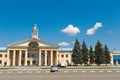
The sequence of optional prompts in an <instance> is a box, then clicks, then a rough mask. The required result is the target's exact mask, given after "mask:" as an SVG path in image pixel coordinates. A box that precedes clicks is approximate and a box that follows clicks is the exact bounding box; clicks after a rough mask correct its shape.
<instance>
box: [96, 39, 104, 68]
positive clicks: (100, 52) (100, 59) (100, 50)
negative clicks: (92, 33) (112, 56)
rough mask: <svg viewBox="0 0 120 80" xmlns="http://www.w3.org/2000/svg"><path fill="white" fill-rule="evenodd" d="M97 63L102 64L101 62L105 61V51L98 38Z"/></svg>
mask: <svg viewBox="0 0 120 80" xmlns="http://www.w3.org/2000/svg"><path fill="white" fill-rule="evenodd" d="M95 63H96V64H97V65H99V66H100V64H103V63H104V52H103V48H102V44H101V43H100V41H99V40H98V41H97V43H96V46H95Z"/></svg>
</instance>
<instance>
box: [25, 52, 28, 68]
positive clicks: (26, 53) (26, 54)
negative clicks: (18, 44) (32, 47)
mask: <svg viewBox="0 0 120 80" xmlns="http://www.w3.org/2000/svg"><path fill="white" fill-rule="evenodd" d="M27 56H28V51H27V50H26V51H25V64H24V66H27Z"/></svg>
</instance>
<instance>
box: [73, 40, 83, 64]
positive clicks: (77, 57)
mask: <svg viewBox="0 0 120 80" xmlns="http://www.w3.org/2000/svg"><path fill="white" fill-rule="evenodd" d="M72 62H73V63H74V64H82V54H81V48H80V43H79V41H78V39H76V41H75V44H74V48H73V54H72Z"/></svg>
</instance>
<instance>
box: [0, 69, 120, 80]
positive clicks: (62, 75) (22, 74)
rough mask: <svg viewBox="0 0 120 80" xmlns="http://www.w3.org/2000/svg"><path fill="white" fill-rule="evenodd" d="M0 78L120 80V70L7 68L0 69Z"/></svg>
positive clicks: (27, 79)
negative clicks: (53, 71)
mask: <svg viewBox="0 0 120 80" xmlns="http://www.w3.org/2000/svg"><path fill="white" fill-rule="evenodd" d="M0 80H120V71H99V70H97V71H96V70H95V71H94V70H93V71H86V70H83V71H81V70H77V71H76V70H75V71H74V70H68V71H67V70H66V71H58V72H55V73H51V72H50V71H45V70H43V71H39V70H6V71H0Z"/></svg>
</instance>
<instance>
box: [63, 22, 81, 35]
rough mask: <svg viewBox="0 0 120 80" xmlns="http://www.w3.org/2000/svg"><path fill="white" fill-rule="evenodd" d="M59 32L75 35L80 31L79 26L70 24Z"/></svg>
mask: <svg viewBox="0 0 120 80" xmlns="http://www.w3.org/2000/svg"><path fill="white" fill-rule="evenodd" d="M61 32H63V33H67V34H68V35H70V36H75V35H77V34H78V33H80V30H79V28H77V27H74V26H73V25H71V24H70V25H68V26H67V27H66V28H64V29H62V30H61Z"/></svg>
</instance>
